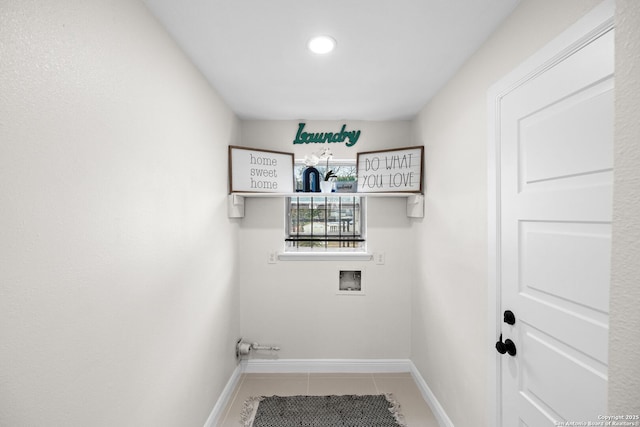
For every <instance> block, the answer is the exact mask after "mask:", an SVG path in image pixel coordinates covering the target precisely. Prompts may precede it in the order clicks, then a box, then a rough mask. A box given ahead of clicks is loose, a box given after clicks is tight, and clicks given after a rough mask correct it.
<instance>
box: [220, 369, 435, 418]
mask: <svg viewBox="0 0 640 427" xmlns="http://www.w3.org/2000/svg"><path fill="white" fill-rule="evenodd" d="M380 393H393V394H394V395H395V397H396V400H398V402H400V406H401V411H402V414H403V415H404V418H405V422H406V423H407V426H408V427H438V423H437V421H436V419H435V417H434V416H433V414H432V412H431V409H429V405H427V403H426V402H425V401H424V399H423V398H422V395H421V394H420V390H418V387H417V386H416V384H415V382H414V381H413V378H412V377H411V374H409V373H379V374H320V373H308V374H307V373H301V374H242V377H241V378H240V381H239V382H238V386H237V387H236V390H235V391H234V393H233V397H232V399H231V400H230V402H229V404H228V406H227V408H225V410H224V412H223V414H224V415H223V417H222V421H221V422H220V423H218V427H238V426H240V412H241V410H242V405H243V403H244V401H245V400H246V399H247V398H248V397H250V396H273V395H278V396H287V395H289V396H291V395H329V394H380Z"/></svg>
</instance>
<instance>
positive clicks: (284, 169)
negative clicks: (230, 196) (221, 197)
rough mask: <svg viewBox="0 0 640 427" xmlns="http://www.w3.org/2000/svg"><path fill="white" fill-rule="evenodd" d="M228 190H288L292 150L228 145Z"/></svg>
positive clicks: (290, 191)
mask: <svg viewBox="0 0 640 427" xmlns="http://www.w3.org/2000/svg"><path fill="white" fill-rule="evenodd" d="M229 188H230V191H231V192H232V193H234V192H239V191H245V192H251V193H292V192H293V153H284V152H281V151H270V150H261V149H256V148H247V147H238V146H234V145H230V146H229Z"/></svg>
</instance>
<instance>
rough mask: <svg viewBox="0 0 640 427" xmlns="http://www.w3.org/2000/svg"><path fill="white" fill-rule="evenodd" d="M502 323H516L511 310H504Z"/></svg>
mask: <svg viewBox="0 0 640 427" xmlns="http://www.w3.org/2000/svg"><path fill="white" fill-rule="evenodd" d="M504 323H506V324H507V325H514V324H515V323H516V316H515V314H513V311H511V310H505V312H504Z"/></svg>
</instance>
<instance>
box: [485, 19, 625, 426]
mask: <svg viewBox="0 0 640 427" xmlns="http://www.w3.org/2000/svg"><path fill="white" fill-rule="evenodd" d="M613 42H614V31H613V29H609V30H607V31H605V32H603V33H602V34H599V35H598V36H597V37H595V38H594V39H593V40H589V41H588V42H587V43H586V44H584V45H583V46H580V47H579V48H576V49H575V51H573V52H571V53H570V54H568V55H564V56H563V57H562V58H561V59H559V60H558V61H556V62H555V63H551V64H546V65H545V66H544V67H543V68H542V69H539V70H538V72H536V73H534V74H533V75H530V76H528V77H527V78H526V79H525V81H524V82H521V83H519V84H518V85H515V86H514V88H513V89H512V90H510V91H509V92H508V93H506V94H505V95H504V96H503V97H502V99H501V101H500V111H499V113H498V116H499V129H498V135H499V140H500V142H499V149H500V160H499V163H500V164H499V170H500V178H499V181H498V183H499V188H500V190H499V193H498V197H499V200H500V207H499V212H498V228H499V236H500V238H499V247H500V250H499V258H500V259H499V265H500V267H499V272H498V274H499V278H500V280H499V284H500V294H501V301H500V305H501V307H500V311H501V312H503V311H504V310H511V311H512V312H513V313H514V315H515V323H514V324H513V325H509V324H507V323H502V324H501V326H500V331H501V332H502V334H503V336H502V339H503V342H504V341H506V340H507V339H510V340H511V341H512V342H513V343H514V345H515V349H516V354H515V355H514V356H511V355H509V354H508V353H507V354H504V355H498V356H497V357H499V360H500V362H499V366H500V368H499V370H500V372H499V374H500V375H501V384H500V386H499V388H500V391H499V393H501V414H500V415H499V416H500V418H501V420H500V423H499V425H501V426H503V427H516V426H518V427H521V426H529V427H545V426H550V427H551V426H556V425H558V423H560V422H563V421H588V420H591V421H597V420H598V416H599V415H605V414H606V400H607V397H606V392H607V360H608V356H607V339H608V322H609V321H608V317H609V316H608V309H609V307H608V305H609V277H610V252H611V210H612V209H611V206H612V182H613V181H612V177H613V172H612V169H613V155H612V148H613V120H614V117H613V116H614V109H613V107H614V104H613V84H614V78H613V72H614V55H613V52H614V51H613V46H614V43H613ZM500 320H502V319H500ZM496 338H498V337H496Z"/></svg>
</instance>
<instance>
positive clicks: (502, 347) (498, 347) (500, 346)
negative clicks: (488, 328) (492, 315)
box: [496, 334, 507, 354]
mask: <svg viewBox="0 0 640 427" xmlns="http://www.w3.org/2000/svg"><path fill="white" fill-rule="evenodd" d="M496 351H497V352H498V353H500V354H505V353H506V352H507V347H506V346H505V344H504V343H503V342H502V334H500V340H498V342H497V343H496Z"/></svg>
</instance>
